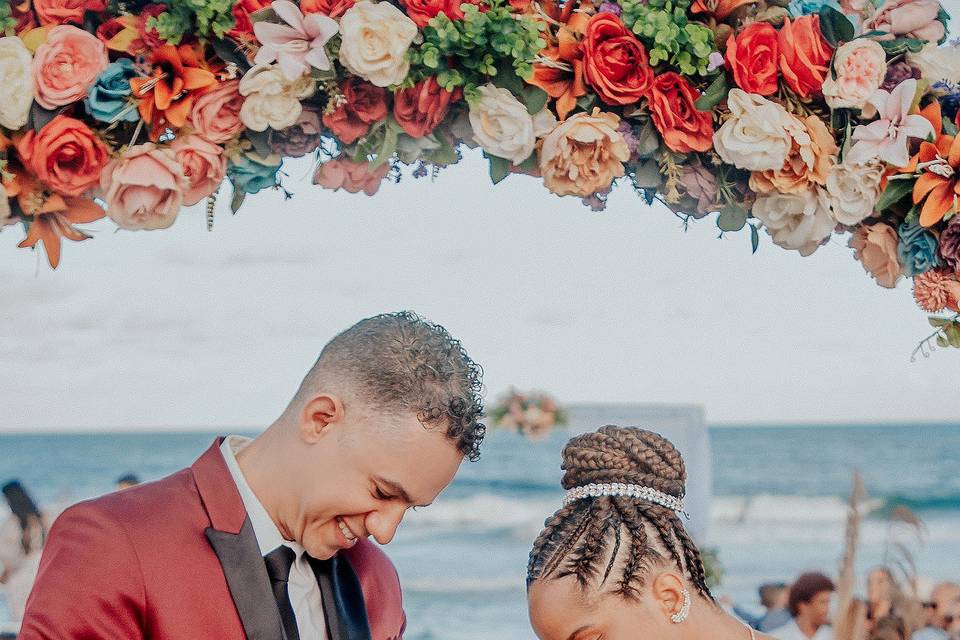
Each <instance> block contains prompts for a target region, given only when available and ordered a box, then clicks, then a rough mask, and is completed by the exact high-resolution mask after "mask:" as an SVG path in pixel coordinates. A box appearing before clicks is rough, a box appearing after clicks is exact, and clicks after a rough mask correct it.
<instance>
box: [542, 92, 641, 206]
mask: <svg viewBox="0 0 960 640" xmlns="http://www.w3.org/2000/svg"><path fill="white" fill-rule="evenodd" d="M619 127H620V118H619V116H617V114H615V113H603V112H601V111H600V109H598V108H596V107H594V109H593V113H577V114H575V115H573V116H571V117H569V118H567V119H566V120H565V121H563V122H561V123H560V124H558V125H557V126H556V128H555V129H554V130H553V131H551V132H550V133H548V134H547V135H546V136H545V137H544V138H543V144H542V145H541V147H540V174H541V175H542V176H543V184H544V185H545V186H546V187H547V189H549V190H550V191H551V192H552V193H555V194H557V195H558V196H566V195H576V196H581V197H586V196H589V195H593V194H594V193H596V192H597V191H602V190H604V189H606V188H608V187H609V186H610V185H611V184H612V183H613V180H614V178H619V177H620V176H622V175H623V174H624V168H623V163H624V162H626V161H627V160H629V159H630V149H629V147H627V142H626V141H625V140H624V139H623V134H622V133H620V131H619Z"/></svg>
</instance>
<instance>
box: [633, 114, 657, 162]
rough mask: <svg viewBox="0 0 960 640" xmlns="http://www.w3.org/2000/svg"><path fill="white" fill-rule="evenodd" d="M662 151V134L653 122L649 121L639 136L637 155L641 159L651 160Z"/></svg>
mask: <svg viewBox="0 0 960 640" xmlns="http://www.w3.org/2000/svg"><path fill="white" fill-rule="evenodd" d="M659 150H660V134H659V133H658V132H657V128H656V127H655V126H653V122H652V121H650V120H647V122H646V123H645V124H644V125H643V129H641V130H640V135H639V136H637V155H638V156H639V157H641V158H651V157H653V156H654V155H656V153H657V152H658V151H659Z"/></svg>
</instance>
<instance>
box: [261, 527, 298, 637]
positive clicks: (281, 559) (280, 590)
mask: <svg viewBox="0 0 960 640" xmlns="http://www.w3.org/2000/svg"><path fill="white" fill-rule="evenodd" d="M296 557H297V554H296V553H295V552H294V550H293V549H291V548H290V547H288V546H286V545H280V546H279V547H277V548H276V549H274V550H273V551H271V552H270V553H268V554H267V555H265V556H264V557H263V561H264V562H265V563H266V565H267V575H269V576H270V582H271V583H272V585H273V597H274V598H276V600H277V607H279V608H280V620H281V621H282V622H283V633H284V635H285V636H286V640H300V632H299V631H297V616H296V615H295V614H294V613H293V606H291V604H290V592H289V591H288V590H287V579H288V578H289V577H290V567H291V566H292V565H293V561H294V560H295V559H296Z"/></svg>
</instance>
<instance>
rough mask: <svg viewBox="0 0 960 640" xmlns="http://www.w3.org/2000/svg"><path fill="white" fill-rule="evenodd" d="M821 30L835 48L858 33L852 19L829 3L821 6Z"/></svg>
mask: <svg viewBox="0 0 960 640" xmlns="http://www.w3.org/2000/svg"><path fill="white" fill-rule="evenodd" d="M820 31H821V32H822V33H823V38H824V40H826V41H827V42H829V43H830V46H832V47H833V48H834V49H836V48H837V47H838V46H839V45H841V44H843V43H844V42H850V41H851V40H853V38H854V36H855V35H856V30H855V28H854V26H853V23H852V22H850V19H849V18H848V17H847V16H845V15H843V14H842V13H840V12H839V11H837V10H836V9H834V8H833V7H831V6H829V5H824V6H822V7H820Z"/></svg>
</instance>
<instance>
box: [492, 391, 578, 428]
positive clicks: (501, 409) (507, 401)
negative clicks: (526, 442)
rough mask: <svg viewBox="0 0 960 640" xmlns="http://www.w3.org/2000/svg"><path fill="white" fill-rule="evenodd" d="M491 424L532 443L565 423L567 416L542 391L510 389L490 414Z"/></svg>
mask: <svg viewBox="0 0 960 640" xmlns="http://www.w3.org/2000/svg"><path fill="white" fill-rule="evenodd" d="M490 418H491V419H492V420H493V424H494V425H496V426H497V427H500V428H503V429H510V430H513V431H516V432H518V433H521V434H523V435H525V436H527V437H528V438H530V439H532V440H540V439H543V438H546V437H547V436H549V435H550V432H551V431H553V428H554V426H556V425H564V424H566V423H567V414H566V412H565V411H564V410H563V409H561V408H560V407H559V406H558V405H557V402H556V401H555V400H554V399H553V398H551V397H550V396H549V395H547V394H546V393H543V392H539V391H534V392H531V393H520V392H519V391H517V390H516V389H510V391H509V392H507V393H506V394H505V395H504V396H503V397H502V398H500V399H499V400H498V401H497V402H496V404H495V405H494V407H493V409H492V410H491V411H490Z"/></svg>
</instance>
